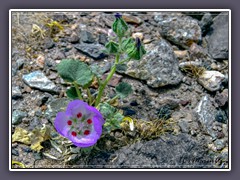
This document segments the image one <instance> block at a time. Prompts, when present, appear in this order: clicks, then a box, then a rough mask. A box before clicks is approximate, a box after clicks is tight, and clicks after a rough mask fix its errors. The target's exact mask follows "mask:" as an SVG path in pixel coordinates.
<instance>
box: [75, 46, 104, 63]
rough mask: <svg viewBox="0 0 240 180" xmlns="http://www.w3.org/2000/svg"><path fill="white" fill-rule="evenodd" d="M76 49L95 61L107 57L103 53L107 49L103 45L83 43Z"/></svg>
mask: <svg viewBox="0 0 240 180" xmlns="http://www.w3.org/2000/svg"><path fill="white" fill-rule="evenodd" d="M75 48H76V49H77V50H79V51H81V52H82V53H84V54H86V55H88V56H90V57H92V58H94V59H102V58H104V57H106V56H107V55H106V54H104V53H103V52H102V51H103V50H104V48H105V47H104V46H103V45H101V44H87V43H81V44H78V45H76V46H75Z"/></svg>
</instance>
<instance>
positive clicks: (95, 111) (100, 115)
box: [87, 106, 105, 125]
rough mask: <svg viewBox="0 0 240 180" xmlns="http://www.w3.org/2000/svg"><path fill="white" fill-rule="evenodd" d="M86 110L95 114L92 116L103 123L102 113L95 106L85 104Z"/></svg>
mask: <svg viewBox="0 0 240 180" xmlns="http://www.w3.org/2000/svg"><path fill="white" fill-rule="evenodd" d="M87 110H88V111H91V112H93V113H94V114H95V115H94V117H97V118H98V119H99V121H100V122H101V124H102V125H103V124H104V123H105V121H104V119H103V116H102V114H101V113H100V112H99V111H98V110H97V109H96V108H95V107H93V106H87Z"/></svg>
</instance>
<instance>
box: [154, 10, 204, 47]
mask: <svg viewBox="0 0 240 180" xmlns="http://www.w3.org/2000/svg"><path fill="white" fill-rule="evenodd" d="M154 20H155V21H156V22H157V23H158V25H159V27H160V34H161V35H162V36H163V37H165V38H166V39H167V40H169V41H171V42H173V43H174V44H177V45H179V46H181V47H183V48H185V49H188V47H189V46H190V45H191V44H192V43H193V42H195V43H198V42H199V41H201V39H202V32H201V28H200V26H199V25H198V22H197V20H195V19H193V18H191V17H189V16H185V15H183V14H181V13H170V12H158V13H156V15H155V16H154Z"/></svg>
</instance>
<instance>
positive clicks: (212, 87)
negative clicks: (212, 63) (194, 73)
mask: <svg viewBox="0 0 240 180" xmlns="http://www.w3.org/2000/svg"><path fill="white" fill-rule="evenodd" d="M225 80H226V77H225V76H224V75H223V74H222V73H220V72H218V71H204V72H203V74H202V75H201V76H199V78H198V83H199V84H201V85H202V86H203V87H204V88H205V89H207V90H209V91H217V90H219V89H220V88H221V84H222V82H224V81H225Z"/></svg>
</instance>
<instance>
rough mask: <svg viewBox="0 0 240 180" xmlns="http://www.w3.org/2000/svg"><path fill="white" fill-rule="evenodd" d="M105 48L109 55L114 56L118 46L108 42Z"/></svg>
mask: <svg viewBox="0 0 240 180" xmlns="http://www.w3.org/2000/svg"><path fill="white" fill-rule="evenodd" d="M106 48H107V51H108V53H109V54H111V53H112V54H115V53H117V52H118V48H119V44H118V43H116V42H114V41H110V42H108V43H107V44H106Z"/></svg>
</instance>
